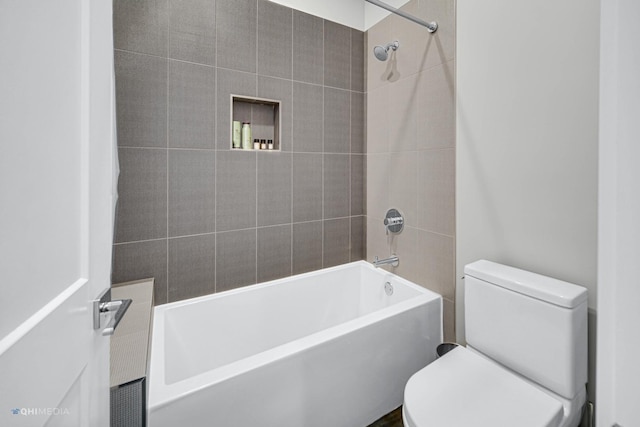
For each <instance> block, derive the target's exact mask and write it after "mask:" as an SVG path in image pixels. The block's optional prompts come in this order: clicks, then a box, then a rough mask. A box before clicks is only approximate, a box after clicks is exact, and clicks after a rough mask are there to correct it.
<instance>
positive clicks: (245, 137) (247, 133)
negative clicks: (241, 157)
mask: <svg viewBox="0 0 640 427" xmlns="http://www.w3.org/2000/svg"><path fill="white" fill-rule="evenodd" d="M242 148H243V149H245V150H251V123H249V122H244V123H242Z"/></svg>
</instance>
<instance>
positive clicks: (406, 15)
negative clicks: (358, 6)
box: [365, 0, 438, 33]
mask: <svg viewBox="0 0 640 427" xmlns="http://www.w3.org/2000/svg"><path fill="white" fill-rule="evenodd" d="M365 1H366V2H368V3H371V4H373V5H376V6H378V7H381V8H383V9H386V10H388V11H389V12H391V13H395V14H396V15H398V16H402V17H403V18H405V19H408V20H409V21H413V22H415V23H416V24H419V25H422V26H423V27H427V30H429V32H430V33H435V32H436V30H437V29H438V24H437V23H436V22H435V21H434V22H427V21H423V20H422V19H420V18H416V17H415V16H413V15H411V14H409V13H407V12H404V11H402V10H400V9H396V8H395V7H393V6H391V5H388V4H386V3H384V2H381V1H380V0H365Z"/></svg>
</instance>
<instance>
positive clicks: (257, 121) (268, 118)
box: [229, 95, 281, 151]
mask: <svg viewBox="0 0 640 427" xmlns="http://www.w3.org/2000/svg"><path fill="white" fill-rule="evenodd" d="M234 121H238V122H240V127H241V128H242V125H243V123H249V124H250V126H251V144H250V145H251V150H253V141H254V140H255V139H258V140H260V141H261V140H265V141H269V140H272V141H273V149H271V150H268V149H265V150H261V151H280V148H281V147H280V128H281V123H280V101H276V100H273V99H265V98H254V97H249V96H240V95H231V123H230V124H229V129H230V131H231V132H230V136H229V146H230V147H231V149H232V150H245V149H243V148H242V131H241V134H240V147H239V148H238V147H234V144H233V132H234V130H233V122H234ZM245 151H250V150H245Z"/></svg>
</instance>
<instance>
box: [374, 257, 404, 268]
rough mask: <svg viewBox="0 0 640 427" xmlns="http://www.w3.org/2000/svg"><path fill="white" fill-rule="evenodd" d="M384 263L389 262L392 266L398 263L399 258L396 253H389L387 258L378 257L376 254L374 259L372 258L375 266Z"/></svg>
mask: <svg viewBox="0 0 640 427" xmlns="http://www.w3.org/2000/svg"><path fill="white" fill-rule="evenodd" d="M386 264H391V266H392V267H397V266H398V264H400V258H398V256H397V255H391V256H390V257H389V258H385V259H378V256H377V255H376V257H375V259H374V260H373V265H374V266H375V267H380V266H381V265H386Z"/></svg>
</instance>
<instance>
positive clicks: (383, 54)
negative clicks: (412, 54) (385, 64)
mask: <svg viewBox="0 0 640 427" xmlns="http://www.w3.org/2000/svg"><path fill="white" fill-rule="evenodd" d="M399 47H400V42H399V41H398V40H396V41H394V42H393V43H389V44H388V45H386V46H385V47H382V46H376V47H374V48H373V54H374V55H375V57H376V58H378V60H380V61H386V60H387V58H389V49H391V50H394V51H395V50H396V49H398V48H399Z"/></svg>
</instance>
